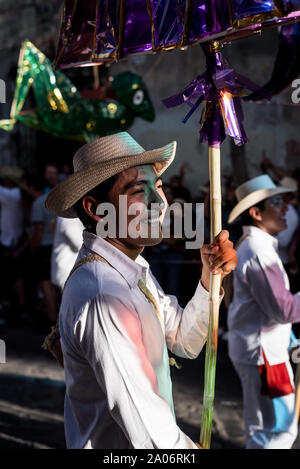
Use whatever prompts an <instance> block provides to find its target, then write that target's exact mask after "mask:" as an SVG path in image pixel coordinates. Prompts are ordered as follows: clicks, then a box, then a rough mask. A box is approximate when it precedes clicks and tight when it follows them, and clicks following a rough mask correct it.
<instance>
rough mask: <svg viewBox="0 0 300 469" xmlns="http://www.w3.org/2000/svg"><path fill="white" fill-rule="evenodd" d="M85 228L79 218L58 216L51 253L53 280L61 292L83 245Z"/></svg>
mask: <svg viewBox="0 0 300 469" xmlns="http://www.w3.org/2000/svg"><path fill="white" fill-rule="evenodd" d="M83 230H84V226H83V224H82V223H81V221H80V220H79V218H62V217H58V218H57V220H56V227H55V234H54V240H53V247H52V254H51V282H52V283H53V285H55V286H57V287H58V288H59V289H60V292H62V291H63V288H64V285H65V282H66V280H67V278H68V275H69V273H70V272H71V270H72V267H73V265H74V263H75V261H76V258H77V255H78V251H79V249H80V247H81V245H82V232H83Z"/></svg>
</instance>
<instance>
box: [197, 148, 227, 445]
mask: <svg viewBox="0 0 300 469" xmlns="http://www.w3.org/2000/svg"><path fill="white" fill-rule="evenodd" d="M208 154H209V178H210V216H211V222H210V242H211V243H213V242H214V241H215V238H216V236H217V235H218V234H219V233H220V231H221V230H222V210H221V202H222V196H221V169H220V144H215V145H213V146H210V147H209V148H208ZM220 287H221V274H217V275H213V274H212V273H211V274H210V285H209V325H208V335H207V343H206V355H205V372H204V394H203V408H202V421H201V433H200V445H201V447H202V448H204V449H209V448H210V440H211V429H212V418H213V406H214V397H215V377H216V362H217V346H218V324H219V304H220Z"/></svg>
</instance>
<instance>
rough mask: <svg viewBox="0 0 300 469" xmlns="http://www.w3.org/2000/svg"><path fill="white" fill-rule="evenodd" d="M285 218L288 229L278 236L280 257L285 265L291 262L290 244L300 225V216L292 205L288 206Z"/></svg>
mask: <svg viewBox="0 0 300 469" xmlns="http://www.w3.org/2000/svg"><path fill="white" fill-rule="evenodd" d="M285 218H286V223H287V227H286V229H285V230H283V231H281V232H280V233H279V234H278V235H277V236H276V239H277V240H278V255H279V257H280V259H281V260H282V263H283V264H287V263H288V261H289V247H290V243H291V241H292V239H293V236H294V234H295V231H296V229H297V228H298V224H299V215H298V213H297V210H296V209H295V208H294V206H293V205H292V204H288V209H287V212H286V214H285Z"/></svg>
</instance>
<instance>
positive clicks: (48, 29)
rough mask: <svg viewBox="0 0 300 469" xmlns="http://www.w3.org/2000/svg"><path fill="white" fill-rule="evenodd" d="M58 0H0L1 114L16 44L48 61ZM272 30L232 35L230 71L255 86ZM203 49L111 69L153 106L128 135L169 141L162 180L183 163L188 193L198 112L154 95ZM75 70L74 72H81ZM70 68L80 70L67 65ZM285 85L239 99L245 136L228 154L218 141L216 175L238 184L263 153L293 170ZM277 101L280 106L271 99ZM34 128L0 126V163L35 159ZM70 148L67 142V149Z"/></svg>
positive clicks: (202, 172) (194, 170) (296, 141)
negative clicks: (254, 99)
mask: <svg viewBox="0 0 300 469" xmlns="http://www.w3.org/2000/svg"><path fill="white" fill-rule="evenodd" d="M61 7H62V1H60V0H57V1H56V0H51V1H47V2H45V1H40V0H31V1H30V0H28V1H25V0H23V1H21V0H16V1H14V2H11V1H8V0H0V44H1V46H0V64H1V65H0V78H2V79H4V80H6V81H7V104H6V105H3V104H1V105H0V116H1V117H2V118H3V117H8V115H9V108H10V104H11V99H12V93H13V90H14V80H15V72H16V63H17V57H18V51H19V48H20V45H21V41H22V40H23V39H25V38H28V39H30V40H31V41H32V42H34V43H35V44H36V45H37V47H39V48H40V49H41V50H42V51H43V52H45V53H46V54H47V55H48V56H49V57H50V58H53V56H54V50H55V46H56V43H57V37H58V31H59V23H60V14H61ZM276 48H277V32H276V30H270V31H267V32H264V33H263V34H262V36H256V37H252V38H250V39H245V40H240V41H238V42H236V43H233V44H230V45H228V46H226V47H225V48H224V50H223V51H224V55H225V56H226V57H227V58H228V59H229V61H230V63H231V64H232V65H233V66H234V68H235V69H236V70H237V71H238V72H239V73H242V74H244V75H246V76H247V77H249V78H251V79H252V80H253V81H255V82H256V83H258V84H263V83H265V81H266V80H267V79H268V78H269V76H270V74H271V71H272V67H273V63H274V60H275V56H276ZM204 67H205V64H204V59H203V54H202V51H201V49H200V47H199V46H195V47H193V48H189V49H188V50H186V51H181V50H174V51H169V52H165V53H161V54H156V55H146V56H145V55H144V56H136V57H131V58H130V59H127V60H124V61H121V62H119V63H118V64H114V65H112V67H111V73H112V74H115V73H118V72H119V71H122V70H126V69H130V70H132V71H133V72H135V73H138V74H140V75H141V76H143V79H144V81H145V82H146V84H147V86H148V88H149V91H150V95H151V97H152V100H153V102H154V105H155V109H156V113H157V117H156V120H155V121H154V122H153V123H148V122H145V121H143V120H141V119H139V118H136V120H135V122H134V125H133V127H132V128H131V130H130V131H131V133H132V135H133V136H134V137H135V138H136V139H137V140H138V141H140V142H141V144H142V145H143V146H144V147H145V148H151V147H159V146H162V145H165V144H166V143H167V142H169V141H171V140H177V142H178V151H177V156H176V160H175V162H174V164H173V165H172V166H171V167H170V169H169V170H168V173H167V175H166V177H169V176H170V175H172V174H175V173H177V172H178V171H179V169H180V166H181V164H182V163H183V162H184V161H185V162H187V163H188V166H187V171H186V183H187V185H188V186H189V187H190V188H191V190H192V191H193V192H194V193H198V192H199V187H200V186H201V185H203V184H204V183H205V182H206V181H207V180H208V158H207V148H206V146H205V145H203V144H202V145H200V144H199V139H198V129H199V119H200V110H197V111H196V112H195V113H194V114H193V116H192V117H191V118H190V120H189V121H188V122H187V123H186V124H182V123H181V121H182V119H183V118H184V116H185V114H186V113H187V112H188V108H187V107H185V106H180V107H178V108H174V109H169V110H168V109H166V108H165V107H164V106H163V105H162V103H161V100H162V99H163V98H166V97H168V96H170V95H172V94H174V93H176V92H178V91H180V90H181V89H182V88H183V87H184V86H185V85H186V84H188V83H189V82H190V81H192V80H193V79H194V78H195V77H196V76H197V75H198V74H199V73H201V72H202V71H203V70H204ZM81 70H82V69H81ZM72 73H73V74H74V75H76V73H82V71H80V70H77V71H76V70H75V71H74V70H73V71H72ZM290 94H291V90H286V91H285V92H284V93H282V94H281V95H280V96H278V97H276V98H274V100H273V102H272V103H271V104H266V103H261V104H251V103H248V104H244V114H245V120H244V124H245V129H246V132H247V135H248V138H249V142H248V143H247V145H246V147H245V149H244V152H241V151H240V150H237V151H235V152H234V155H235V156H234V158H232V145H231V143H230V141H229V140H228V139H227V140H226V141H225V142H224V144H223V145H222V170H223V174H224V175H231V174H232V173H233V167H232V161H235V162H236V163H235V164H236V166H235V168H240V169H235V170H234V173H235V180H236V181H237V182H240V180H241V179H244V178H245V177H246V175H247V174H248V175H249V176H250V177H252V176H255V175H257V174H259V173H260V161H261V158H262V155H263V154H266V156H269V157H270V158H272V159H273V160H274V161H275V163H276V164H278V165H282V166H285V167H286V168H287V169H290V170H293V169H295V168H296V167H300V160H299V155H300V134H299V113H300V108H298V107H297V106H289V105H287V104H289V103H291V98H290ZM279 102H285V103H287V104H278V103H279ZM36 145H37V142H36V133H35V132H34V131H32V130H30V129H27V128H25V127H24V126H22V125H21V124H18V126H17V129H16V130H15V131H14V132H13V133H12V134H5V133H4V132H2V131H0V164H3V163H6V164H7V163H10V164H12V163H18V164H21V165H23V166H28V164H29V165H30V164H32V165H34V164H35V158H36V156H35V157H33V153H36ZM70 148H71V146H70ZM38 152H39V156H38V158H40V159H42V158H43V148H38Z"/></svg>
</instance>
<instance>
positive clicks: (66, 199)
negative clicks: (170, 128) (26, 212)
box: [45, 132, 176, 218]
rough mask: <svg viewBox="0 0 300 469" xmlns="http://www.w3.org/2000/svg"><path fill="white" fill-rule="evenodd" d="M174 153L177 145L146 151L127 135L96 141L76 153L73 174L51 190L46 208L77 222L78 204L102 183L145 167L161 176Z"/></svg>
mask: <svg viewBox="0 0 300 469" xmlns="http://www.w3.org/2000/svg"><path fill="white" fill-rule="evenodd" d="M175 152H176V142H172V143H169V144H168V145H166V146H164V147H162V148H156V149H154V150H149V151H146V150H144V148H143V147H141V145H139V144H138V143H137V142H136V141H135V140H134V139H133V137H131V135H129V134H128V133H127V132H119V133H117V134H113V135H109V136H107V137H102V138H99V139H97V140H94V141H93V142H91V143H87V144H86V145H84V146H82V147H81V148H80V149H79V150H78V151H77V152H76V153H75V155H74V158H73V167H74V173H73V174H71V175H70V176H69V177H67V178H66V179H65V180H64V181H62V182H61V183H60V184H58V185H57V186H55V187H54V188H53V189H52V191H51V192H50V193H49V195H48V197H47V199H46V202H45V205H46V207H47V209H48V210H50V211H51V212H52V213H54V214H55V215H57V216H60V217H65V218H76V217H77V214H76V211H75V210H74V205H75V204H76V202H78V200H79V199H80V198H81V197H83V196H84V195H85V194H87V193H88V192H89V191H90V190H92V189H93V188H94V187H96V186H98V185H99V184H101V182H103V181H105V180H106V179H109V178H110V177H112V176H114V175H115V174H118V173H120V172H122V171H123V170H125V169H128V168H132V167H134V166H139V165H144V164H153V165H154V166H155V169H156V171H157V175H158V176H160V175H161V174H162V173H163V172H164V171H165V170H166V169H167V167H168V166H169V165H170V164H171V163H172V161H173V159H174V157H175Z"/></svg>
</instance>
